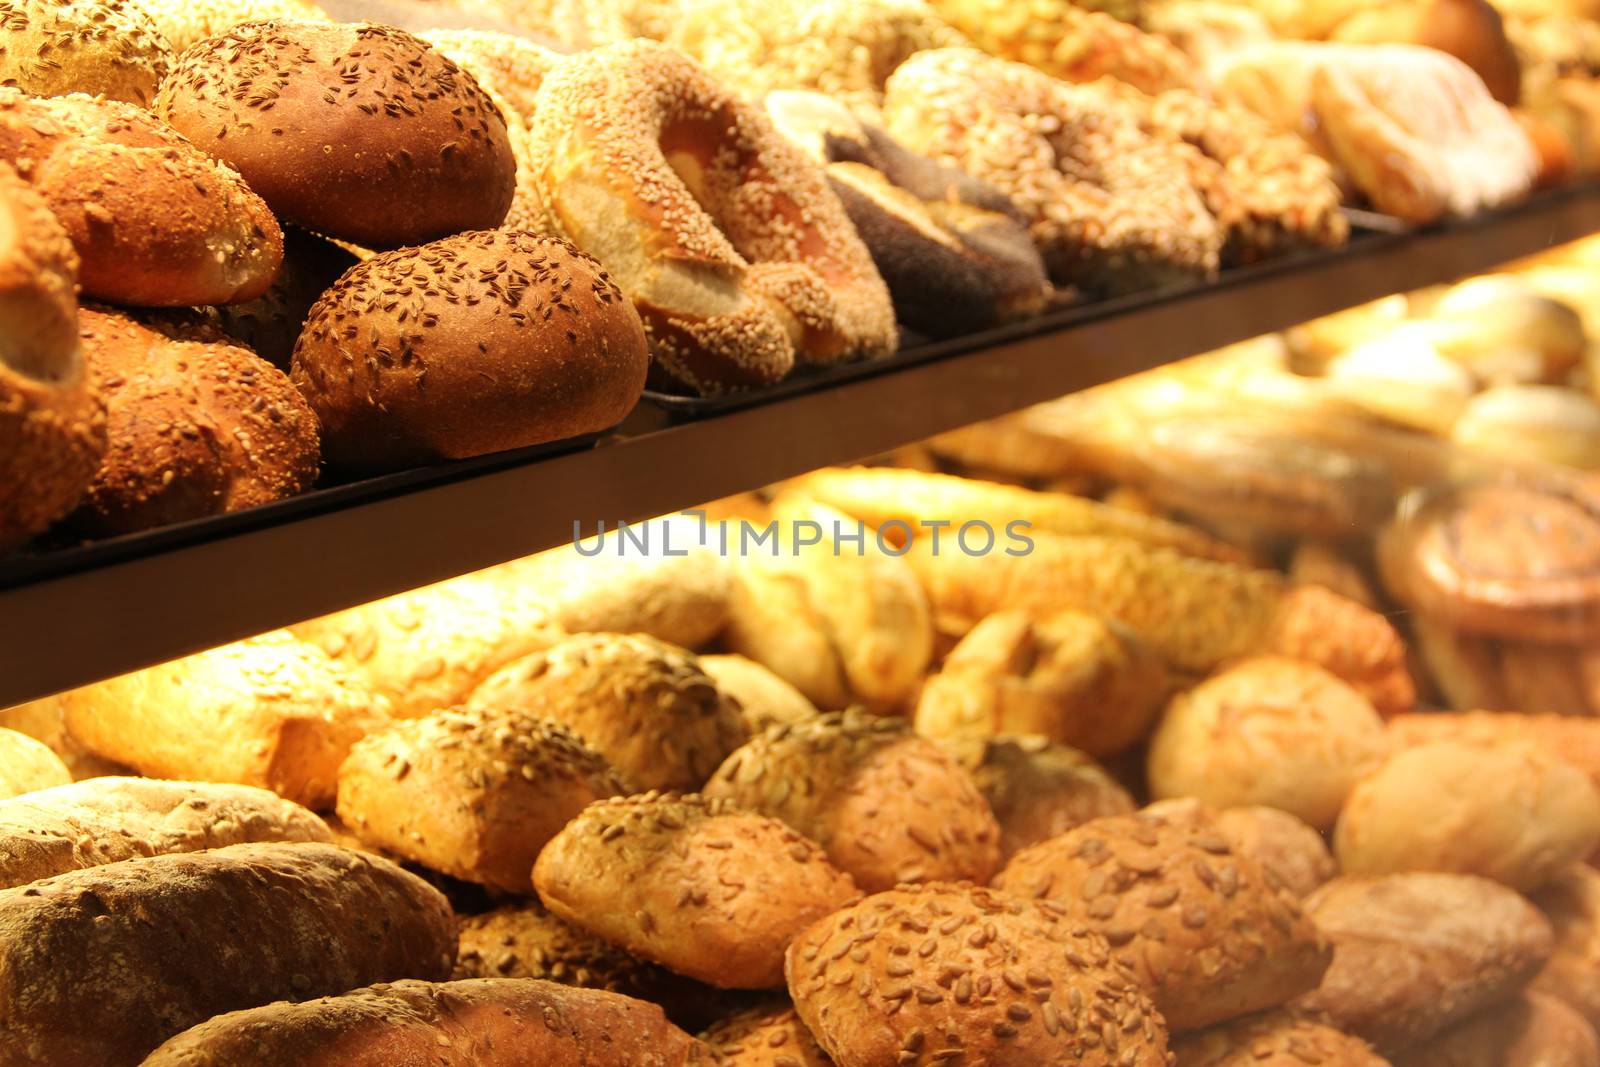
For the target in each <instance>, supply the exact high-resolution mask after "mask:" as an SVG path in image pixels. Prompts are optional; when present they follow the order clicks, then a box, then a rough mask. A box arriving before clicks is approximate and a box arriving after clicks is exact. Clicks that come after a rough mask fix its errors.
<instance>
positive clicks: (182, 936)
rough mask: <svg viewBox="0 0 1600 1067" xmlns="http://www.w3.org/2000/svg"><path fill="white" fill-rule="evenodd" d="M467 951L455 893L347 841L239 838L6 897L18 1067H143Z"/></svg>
mask: <svg viewBox="0 0 1600 1067" xmlns="http://www.w3.org/2000/svg"><path fill="white" fill-rule="evenodd" d="M454 959H455V919H454V917H453V916H452V915H451V914H450V907H449V904H448V903H447V902H446V901H445V899H444V897H443V896H441V895H440V894H439V893H438V892H436V891H435V890H434V889H432V888H430V887H429V886H428V885H427V884H426V883H425V882H423V881H422V880H421V879H419V878H416V877H415V876H413V875H410V874H407V873H406V872H405V871H402V870H401V869H400V868H398V867H396V866H394V865H393V864H391V863H387V862H385V861H384V860H380V859H377V858H375V857H372V856H367V855H364V854H362V853H358V852H351V851H349V850H347V849H342V848H338V847H336V846H334V845H322V844H304V843H299V844H250V845H232V846H229V847H228V848H221V849H214V850H211V851H208V852H196V853H190V854H183V855H167V856H152V857H149V858H146V859H133V860H127V861H125V862H122V863H113V864H109V865H107V866H104V867H94V868H90V869H88V870H82V871H73V872H71V873H69V874H63V875H60V876H58V877H55V878H50V879H46V880H45V881H42V882H35V883H33V884H32V885H29V886H24V887H21V888H16V889H6V890H0V999H3V1001H4V1003H5V1004H6V1006H7V1007H6V1053H7V1055H6V1058H5V1062H7V1063H14V1064H19V1065H20V1064H30V1065H37V1067H84V1065H86V1064H91V1063H92V1064H95V1065H96V1067H133V1065H135V1064H138V1063H141V1062H143V1059H144V1056H145V1055H146V1054H147V1053H149V1052H150V1050H152V1049H153V1048H155V1047H156V1046H157V1045H159V1044H160V1043H161V1042H162V1041H164V1040H166V1039H167V1038H169V1037H171V1036H172V1035H174V1034H176V1033H179V1032H181V1031H182V1030H184V1029H186V1028H188V1027H190V1026H193V1025H195V1024H196V1023H199V1022H202V1021H204V1020H206V1019H209V1018H210V1017H212V1016H213V1015H218V1014H220V1013H222V1012H226V1011H234V1010H237V1009H240V1008H247V1007H254V1006H256V1005H258V1004H266V1003H269V1002H271V1001H274V1000H279V999H283V998H291V997H292V998H306V997H314V996H319V995H327V994H329V993H333V992H342V991H343V990H346V989H351V988H354V987H356V986H361V985H366V984H368V983H370V982H374V981H380V980H393V979H396V978H407V977H415V978H428V979H439V978H444V977H446V976H447V975H448V974H449V973H450V967H451V964H452V962H453V961H454ZM62 960H72V961H73V966H72V967H71V968H70V970H64V969H63V967H62V964H61V961H62Z"/></svg>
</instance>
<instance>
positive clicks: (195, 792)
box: [0, 778, 333, 889]
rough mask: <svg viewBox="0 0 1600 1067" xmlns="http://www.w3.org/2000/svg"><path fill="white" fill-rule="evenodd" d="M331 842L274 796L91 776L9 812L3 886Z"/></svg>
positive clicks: (2, 829)
mask: <svg viewBox="0 0 1600 1067" xmlns="http://www.w3.org/2000/svg"><path fill="white" fill-rule="evenodd" d="M332 840H333V837H332V835H331V834H330V832H329V830H328V827H327V824H326V823H324V822H323V821H322V820H321V819H319V818H317V817H316V816H315V815H313V814H312V813H311V812H310V811H307V810H306V809H305V808H302V807H300V806H299V805H298V804H295V803H292V802H290V801H287V800H284V799H283V798H282V797H279V796H278V795H277V794H276V793H272V792H269V791H267V790H265V789H255V788H252V787H250V786H243V785H214V784H211V783H207V782H168V781H158V780H155V779H151V778H92V779H90V780H88V781H85V782H77V783H74V784H63V785H58V786H56V787H55V788H53V789H44V790H41V791H40V792H37V793H33V794H31V795H29V796H25V797H15V798H13V799H11V800H8V801H6V802H5V803H3V804H0V887H4V888H7V889H9V888H11V887H13V886H19V885H26V884H27V883H29V882H36V881H38V880H39V879H41V878H49V877H52V876H54V875H57V874H65V873H66V872H67V871H76V870H82V869H84V868H87V867H99V866H101V865H103V864H107V863H118V862H120V861H122V860H130V859H137V858H138V857H141V856H159V855H165V854H167V853H171V852H200V851H203V850H205V849H212V848H222V847H225V846H227V845H242V844H249V843H251V842H265V841H321V842H329V841H332Z"/></svg>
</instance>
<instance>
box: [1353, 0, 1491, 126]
mask: <svg viewBox="0 0 1600 1067" xmlns="http://www.w3.org/2000/svg"><path fill="white" fill-rule="evenodd" d="M1329 39H1330V40H1334V41H1346V42H1349V43H1351V44H1390V43H1394V44H1419V45H1422V46H1424V47H1426V48H1436V49H1438V50H1439V51H1441V52H1447V53H1449V54H1450V55H1453V56H1455V57H1456V58H1457V59H1459V60H1461V61H1462V62H1463V63H1465V64H1466V65H1467V66H1469V67H1471V68H1472V70H1473V73H1475V74H1477V75H1478V77H1480V78H1482V79H1483V83H1484V85H1485V86H1487V87H1488V89H1489V92H1490V94H1491V95H1492V96H1493V97H1494V98H1495V99H1496V100H1498V101H1500V102H1501V103H1502V104H1505V105H1507V106H1510V105H1512V104H1515V103H1516V102H1517V100H1518V98H1519V97H1520V96H1521V95H1522V64H1521V63H1520V62H1519V61H1518V59H1517V53H1516V49H1514V48H1512V47H1511V41H1510V40H1509V39H1508V38H1507V37H1506V28H1505V24H1504V22H1503V21H1502V20H1501V18H1500V12H1499V11H1498V10H1497V9H1496V8H1495V6H1494V5H1493V4H1491V3H1489V0H1411V2H1409V3H1403V4H1382V5H1372V6H1369V7H1367V8H1366V9H1365V10H1362V11H1356V12H1353V13H1352V14H1351V15H1350V17H1348V18H1346V19H1345V20H1344V21H1342V22H1340V23H1339V25H1338V27H1337V28H1336V29H1334V31H1333V33H1332V34H1331V35H1330V38H1329Z"/></svg>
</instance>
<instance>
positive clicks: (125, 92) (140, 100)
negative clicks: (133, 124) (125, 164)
mask: <svg viewBox="0 0 1600 1067" xmlns="http://www.w3.org/2000/svg"><path fill="white" fill-rule="evenodd" d="M3 13H4V16H5V31H6V42H5V48H4V50H3V51H0V84H4V85H14V86H16V87H17V88H18V89H21V90H22V91H23V92H26V93H28V94H29V95H31V96H65V95H66V94H68V93H86V94H88V95H89V96H104V97H106V98H107V99H110V100H125V101H127V102H128V103H130V104H138V105H139V106H140V107H148V106H149V105H150V102H151V101H152V100H154V99H155V96H156V90H157V89H158V88H159V87H160V86H161V79H162V78H164V77H166V75H167V71H168V70H169V69H171V66H172V55H173V48H172V45H171V43H170V42H169V41H168V40H167V38H166V37H164V36H163V35H162V33H161V30H160V28H159V26H158V25H157V22H156V21H155V20H153V19H152V18H151V17H150V13H149V11H148V10H146V8H145V5H144V3H142V2H141V0H6V3H5V5H4V8H3Z"/></svg>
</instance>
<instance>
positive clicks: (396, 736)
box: [338, 707, 627, 893]
mask: <svg viewBox="0 0 1600 1067" xmlns="http://www.w3.org/2000/svg"><path fill="white" fill-rule="evenodd" d="M626 791H627V788H626V786H625V785H624V784H623V782H622V780H621V779H620V778H618V777H617V776H616V774H615V773H614V772H613V771H612V769H611V765H610V764H608V763H607V762H606V761H605V758H604V757H603V756H601V755H600V754H599V753H598V752H595V751H594V750H593V749H591V748H589V747H587V746H586V745H584V743H583V741H582V739H580V738H579V737H578V736H577V735H576V734H573V733H572V732H571V731H569V730H568V729H566V728H565V727H563V726H560V725H558V724H556V723H553V722H550V721H548V720H545V719H541V718H539V717H538V716H536V715H534V714H531V713H529V712H526V711H522V710H520V709H518V708H515V707H506V708H485V707H477V708H473V709H466V708H458V709H452V710H448V711H440V712H436V713H434V714H433V715H428V716H424V717H422V718H420V719H404V720H400V721H398V722H394V723H391V724H389V725H388V726H385V727H383V728H381V729H378V730H375V731H373V732H372V733H370V734H368V735H367V736H366V737H364V738H362V739H361V740H360V741H358V742H357V743H356V745H355V747H354V748H352V749H351V751H350V755H349V757H348V758H347V759H346V760H345V761H344V765H343V766H341V767H340V768H339V802H338V810H339V818H340V819H341V820H343V822H344V823H345V825H346V826H348V827H350V828H351V829H352V830H354V831H355V832H356V834H357V835H358V836H360V837H361V838H362V839H363V840H366V841H370V842H372V843H374V844H376V845H379V846H380V847H382V848H385V849H387V850H389V851H390V852H393V853H395V854H397V855H401V856H405V857H406V858H407V859H410V860H413V861H415V862H417V863H421V864H423V865H425V866H427V867H430V868H432V869H433V870H436V871H443V872H444V873H445V874H448V875H451V876H452V877H455V878H460V879H463V880H465V881H468V882H477V883H481V884H483V885H488V886H492V887H494V888H496V889H503V890H506V891H507V892H511V893H526V892H527V891H528V889H529V888H530V885H531V883H530V882H529V875H530V872H531V871H532V870H533V861H534V860H535V859H537V858H538V855H539V850H540V849H541V848H543V847H544V844H545V842H546V841H549V840H550V838H552V837H554V836H555V835H556V833H557V832H558V831H559V830H560V829H561V828H562V827H563V826H565V825H566V823H567V821H568V820H569V819H571V818H573V817H574V816H575V815H577V814H578V813H579V812H580V811H582V810H583V809H584V808H585V807H586V806H587V805H588V804H590V803H591V802H593V801H596V800H600V799H603V798H605V797H611V796H616V795H618V794H619V793H623V792H626Z"/></svg>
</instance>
